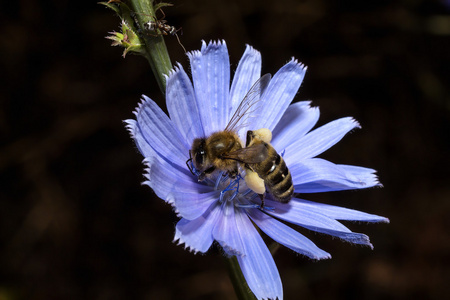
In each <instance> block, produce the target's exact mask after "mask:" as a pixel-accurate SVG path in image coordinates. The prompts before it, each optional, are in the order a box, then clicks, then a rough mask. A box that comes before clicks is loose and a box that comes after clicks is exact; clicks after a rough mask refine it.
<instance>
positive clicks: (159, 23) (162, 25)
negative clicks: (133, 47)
mask: <svg viewBox="0 0 450 300" xmlns="http://www.w3.org/2000/svg"><path fill="white" fill-rule="evenodd" d="M159 10H160V11H161V13H162V18H161V19H159V20H158V19H157V18H156V17H155V16H153V21H148V22H147V23H145V24H144V29H145V30H146V32H147V33H148V34H150V35H153V36H158V35H172V36H175V37H176V38H177V40H178V44H180V46H181V47H182V48H183V50H184V52H186V48H184V46H183V44H182V43H181V41H180V38H179V37H178V34H177V32H178V31H180V30H181V27H180V28H178V29H176V28H175V26H170V25H168V24H167V20H165V19H164V18H165V17H166V14H165V13H164V11H163V10H162V9H161V8H160V9H159Z"/></svg>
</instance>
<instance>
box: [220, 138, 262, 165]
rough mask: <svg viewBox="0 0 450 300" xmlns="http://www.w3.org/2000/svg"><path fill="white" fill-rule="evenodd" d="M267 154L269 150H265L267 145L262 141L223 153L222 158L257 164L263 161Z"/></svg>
mask: <svg viewBox="0 0 450 300" xmlns="http://www.w3.org/2000/svg"><path fill="white" fill-rule="evenodd" d="M268 155H269V151H268V150H267V147H266V146H265V145H264V144H263V143H259V144H256V145H252V146H250V147H247V148H242V149H239V150H236V151H233V152H230V153H227V154H225V155H223V156H222V158H225V159H232V160H236V161H238V162H240V163H244V164H259V163H261V162H263V161H264V160H265V159H266V158H267V156H268Z"/></svg>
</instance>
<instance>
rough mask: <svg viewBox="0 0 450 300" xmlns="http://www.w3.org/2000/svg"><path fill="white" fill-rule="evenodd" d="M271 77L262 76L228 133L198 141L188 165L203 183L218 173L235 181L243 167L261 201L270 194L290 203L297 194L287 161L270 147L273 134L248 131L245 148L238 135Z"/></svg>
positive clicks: (249, 185) (194, 142)
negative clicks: (223, 173)
mask: <svg viewBox="0 0 450 300" xmlns="http://www.w3.org/2000/svg"><path fill="white" fill-rule="evenodd" d="M270 78H271V76H270V74H266V75H264V76H262V77H261V78H260V79H259V80H258V81H256V82H255V84H254V85H253V86H252V87H251V89H250V90H249V91H248V93H247V95H246V96H245V97H244V99H243V100H242V101H241V103H240V104H239V106H238V108H237V109H236V112H235V113H234V114H233V116H232V117H231V119H230V121H229V123H228V125H227V126H226V127H225V129H224V130H222V131H219V132H215V133H213V134H211V135H210V136H209V137H202V138H196V139H194V141H193V143H192V147H191V150H190V151H189V159H188V160H187V161H186V164H187V166H188V168H189V170H190V171H191V173H192V174H194V175H196V176H198V180H199V181H203V180H205V178H207V177H209V176H211V175H212V174H213V173H214V172H215V171H217V170H220V171H223V172H225V174H227V175H228V176H230V177H231V178H236V177H237V175H238V174H239V166H241V167H242V168H243V169H245V173H246V175H245V177H244V180H245V182H246V184H247V186H248V188H250V189H251V190H253V191H254V192H255V193H257V194H258V195H259V197H260V199H261V206H260V208H261V209H262V208H263V207H264V198H265V194H266V190H267V192H269V193H270V194H271V195H272V197H273V198H274V200H276V201H278V202H282V203H287V202H289V200H291V198H292V195H293V193H294V186H293V183H292V176H291V174H290V172H289V169H288V168H287V166H286V163H285V162H284V160H283V158H282V157H281V156H280V155H279V154H278V153H277V152H276V150H275V149H274V148H273V147H272V145H271V144H270V141H271V139H272V133H271V132H270V130H269V129H266V128H262V129H259V130H249V131H247V140H246V144H245V147H244V146H243V143H242V141H241V139H240V138H239V135H238V130H239V129H240V128H241V126H243V125H244V124H243V122H244V120H246V118H247V117H248V116H249V114H251V113H252V112H253V111H254V110H255V109H256V108H255V105H256V104H257V102H259V99H260V96H261V95H262V94H263V92H264V90H265V89H266V87H267V85H268V84H269V81H270Z"/></svg>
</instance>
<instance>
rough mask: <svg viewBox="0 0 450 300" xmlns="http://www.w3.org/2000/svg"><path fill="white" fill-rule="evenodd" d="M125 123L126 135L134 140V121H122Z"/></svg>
mask: <svg viewBox="0 0 450 300" xmlns="http://www.w3.org/2000/svg"><path fill="white" fill-rule="evenodd" d="M123 122H124V123H125V128H126V129H127V131H128V133H129V134H130V135H131V138H133V139H134V138H135V135H136V133H135V130H136V120H133V119H127V120H123Z"/></svg>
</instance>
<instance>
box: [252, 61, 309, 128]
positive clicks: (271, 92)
mask: <svg viewBox="0 0 450 300" xmlns="http://www.w3.org/2000/svg"><path fill="white" fill-rule="evenodd" d="M305 72H306V67H305V66H304V65H302V64H300V63H298V62H297V61H296V60H294V59H293V60H291V61H290V62H288V63H287V64H286V65H284V66H283V67H282V68H281V69H280V70H279V71H278V72H277V73H276V74H275V75H274V76H273V78H272V80H271V81H270V83H269V86H268V87H267V89H266V91H265V93H264V94H263V95H262V98H261V106H260V109H259V110H258V116H256V117H255V118H253V119H252V121H253V122H251V124H250V126H249V128H252V129H259V128H269V129H270V130H273V129H274V128H275V126H276V125H277V123H278V121H279V120H280V119H281V117H282V116H283V114H284V112H285V111H286V109H287V108H288V106H289V104H290V103H291V102H292V99H294V96H295V94H296V93H297V91H298V89H299V87H300V84H301V83H302V81H303V77H304V76H305Z"/></svg>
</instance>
